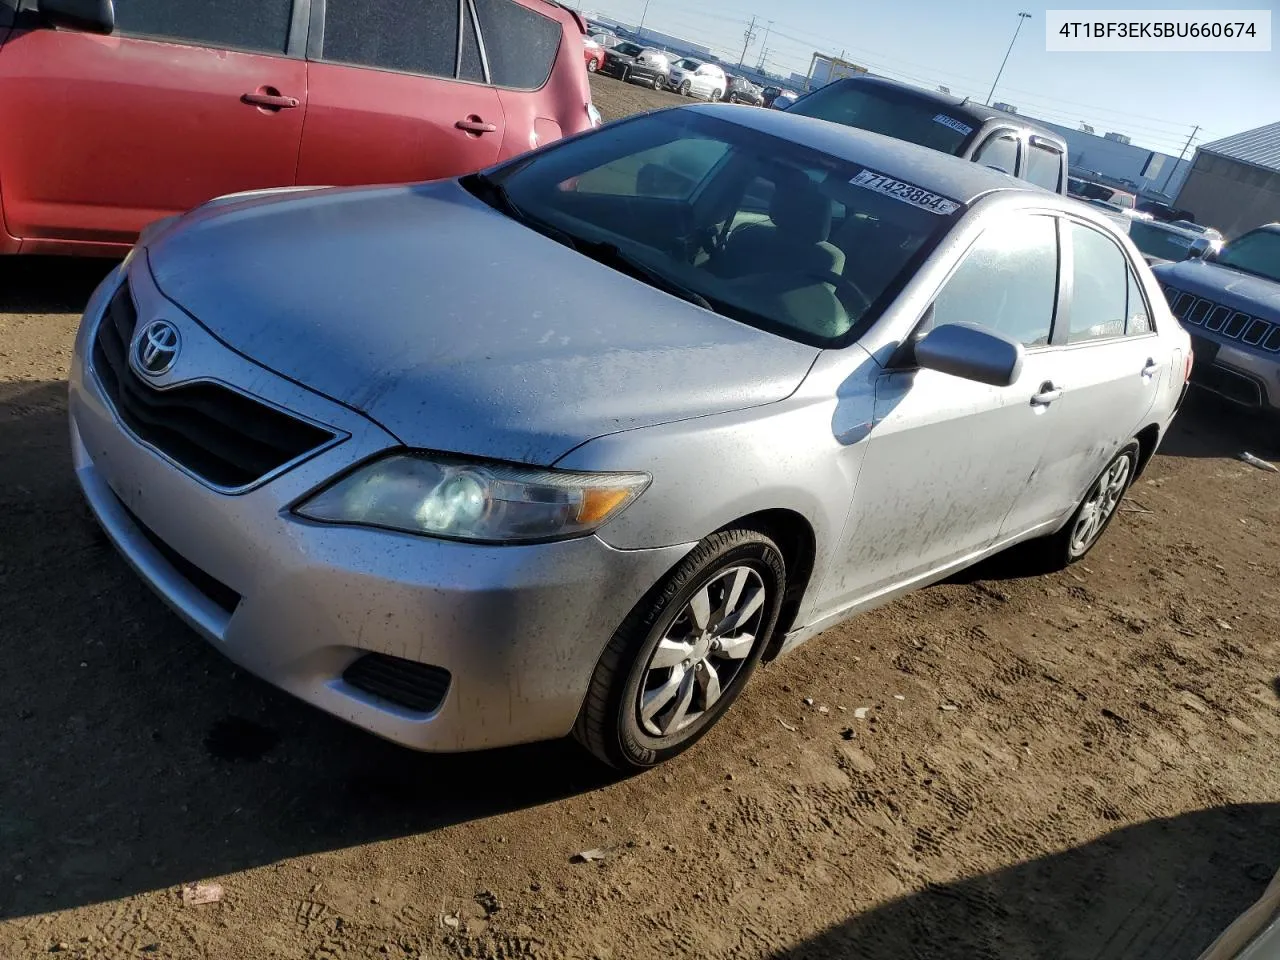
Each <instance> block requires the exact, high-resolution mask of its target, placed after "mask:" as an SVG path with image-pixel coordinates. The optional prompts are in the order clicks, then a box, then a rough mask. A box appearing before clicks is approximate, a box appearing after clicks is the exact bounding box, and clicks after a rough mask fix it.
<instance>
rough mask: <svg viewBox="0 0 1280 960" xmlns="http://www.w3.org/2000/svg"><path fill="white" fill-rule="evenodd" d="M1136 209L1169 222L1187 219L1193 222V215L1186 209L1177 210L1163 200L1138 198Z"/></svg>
mask: <svg viewBox="0 0 1280 960" xmlns="http://www.w3.org/2000/svg"><path fill="white" fill-rule="evenodd" d="M1137 206H1138V209H1139V210H1141V211H1142V212H1143V213H1149V214H1151V216H1153V217H1154V218H1155V219H1157V220H1160V221H1163V222H1165V223H1169V222H1170V221H1173V220H1187V221H1189V222H1192V223H1194V222H1195V217H1194V216H1193V215H1192V214H1191V212H1190V211H1188V210H1178V209H1175V208H1174V207H1172V206H1170V205H1169V204H1167V203H1165V202H1164V201H1163V200H1143V199H1141V198H1139V199H1138V204H1137Z"/></svg>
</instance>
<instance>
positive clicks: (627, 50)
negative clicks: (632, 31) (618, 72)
mask: <svg viewBox="0 0 1280 960" xmlns="http://www.w3.org/2000/svg"><path fill="white" fill-rule="evenodd" d="M613 49H615V50H617V51H618V52H619V53H621V54H623V55H624V56H628V57H638V56H640V54H642V53H644V47H637V46H636V45H635V44H634V43H620V44H618V45H617V46H616V47H614V48H613Z"/></svg>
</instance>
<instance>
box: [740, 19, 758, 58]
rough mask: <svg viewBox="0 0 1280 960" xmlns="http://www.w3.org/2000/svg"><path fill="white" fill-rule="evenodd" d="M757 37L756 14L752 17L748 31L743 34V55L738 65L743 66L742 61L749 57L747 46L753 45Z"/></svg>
mask: <svg viewBox="0 0 1280 960" xmlns="http://www.w3.org/2000/svg"><path fill="white" fill-rule="evenodd" d="M755 38H756V18H755V16H754V14H753V15H752V17H751V23H750V25H749V26H748V27H747V29H746V31H745V32H744V33H743V34H742V56H740V57H739V58H738V66H742V61H743V60H745V59H747V47H749V46H751V41H752V40H754V39H755Z"/></svg>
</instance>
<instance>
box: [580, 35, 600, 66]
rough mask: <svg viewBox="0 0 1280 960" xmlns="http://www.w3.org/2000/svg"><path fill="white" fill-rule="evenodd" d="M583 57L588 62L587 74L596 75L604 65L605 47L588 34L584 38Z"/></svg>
mask: <svg viewBox="0 0 1280 960" xmlns="http://www.w3.org/2000/svg"><path fill="white" fill-rule="evenodd" d="M582 55H583V58H584V59H585V60H586V64H587V73H595V72H596V71H597V70H599V69H600V64H602V63H604V47H602V46H600V44H599V43H598V42H596V40H595V39H594V38H592V37H588V36H587V35H586V34H583V36H582Z"/></svg>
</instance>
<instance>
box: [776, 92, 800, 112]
mask: <svg viewBox="0 0 1280 960" xmlns="http://www.w3.org/2000/svg"><path fill="white" fill-rule="evenodd" d="M795 102H796V100H795V97H788V96H787V95H786V94H785V93H784V94H782V95H781V96H778V97H774V99H773V109H775V110H785V109H787V107H789V106H791V105H792V104H793V103H795Z"/></svg>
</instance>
